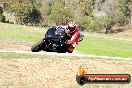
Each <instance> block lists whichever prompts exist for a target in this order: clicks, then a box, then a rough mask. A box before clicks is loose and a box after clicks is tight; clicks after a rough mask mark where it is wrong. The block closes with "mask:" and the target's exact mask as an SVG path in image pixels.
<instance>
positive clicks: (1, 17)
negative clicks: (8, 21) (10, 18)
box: [0, 7, 5, 22]
mask: <svg viewBox="0 0 132 88" xmlns="http://www.w3.org/2000/svg"><path fill="white" fill-rule="evenodd" d="M0 22H5V16H4V15H3V9H2V7H0Z"/></svg>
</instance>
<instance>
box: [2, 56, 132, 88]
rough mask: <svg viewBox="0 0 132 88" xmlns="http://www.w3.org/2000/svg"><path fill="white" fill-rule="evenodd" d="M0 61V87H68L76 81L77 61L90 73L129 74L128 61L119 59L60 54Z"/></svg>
mask: <svg viewBox="0 0 132 88" xmlns="http://www.w3.org/2000/svg"><path fill="white" fill-rule="evenodd" d="M0 62H1V63H0V85H1V87H2V88H67V87H68V88H70V87H71V86H73V85H77V83H76V79H75V77H76V71H77V68H78V66H79V65H81V64H83V66H84V67H85V70H87V72H88V73H90V74H92V73H95V74H99V73H102V74H104V73H105V74H108V73H113V74H114V73H116V74H118V73H128V74H132V67H131V63H132V62H130V61H123V60H120V61H118V60H114V61H111V60H103V59H102V60H98V59H97V60H92V59H83V58H82V59H76V60H72V58H69V59H66V58H63V57H60V58H55V59H50V58H49V59H46V58H41V59H40V58H32V59H10V60H9V59H0ZM115 67H116V68H115ZM101 88H103V87H101Z"/></svg>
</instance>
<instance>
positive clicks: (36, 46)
mask: <svg viewBox="0 0 132 88" xmlns="http://www.w3.org/2000/svg"><path fill="white" fill-rule="evenodd" d="M42 44H43V40H41V41H39V42H37V43H36V44H34V45H33V46H32V48H31V51H32V52H39V51H40V50H41V45H42Z"/></svg>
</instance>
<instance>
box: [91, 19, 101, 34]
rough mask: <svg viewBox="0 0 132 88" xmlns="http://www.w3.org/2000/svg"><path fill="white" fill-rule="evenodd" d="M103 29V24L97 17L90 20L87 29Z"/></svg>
mask: <svg viewBox="0 0 132 88" xmlns="http://www.w3.org/2000/svg"><path fill="white" fill-rule="evenodd" d="M102 29H103V24H102V23H101V21H100V20H99V19H97V18H96V19H94V20H91V22H90V25H89V30H90V31H92V32H100V31H101V30H102Z"/></svg>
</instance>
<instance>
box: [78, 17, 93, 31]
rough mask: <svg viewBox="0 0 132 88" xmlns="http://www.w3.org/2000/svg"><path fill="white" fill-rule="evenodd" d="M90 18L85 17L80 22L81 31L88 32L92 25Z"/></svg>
mask: <svg viewBox="0 0 132 88" xmlns="http://www.w3.org/2000/svg"><path fill="white" fill-rule="evenodd" d="M90 19H91V18H90V17H89V16H83V17H82V18H81V19H80V20H79V22H78V27H79V28H80V30H82V31H84V30H87V31H88V27H89V24H90Z"/></svg>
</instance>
